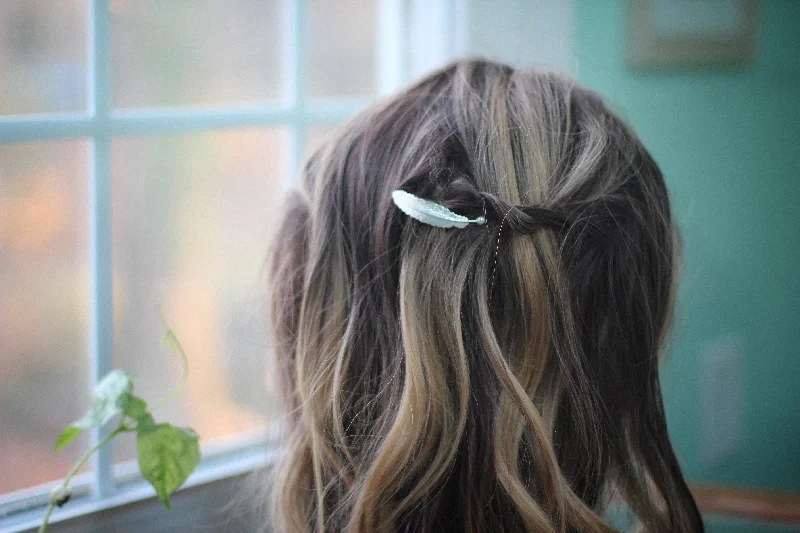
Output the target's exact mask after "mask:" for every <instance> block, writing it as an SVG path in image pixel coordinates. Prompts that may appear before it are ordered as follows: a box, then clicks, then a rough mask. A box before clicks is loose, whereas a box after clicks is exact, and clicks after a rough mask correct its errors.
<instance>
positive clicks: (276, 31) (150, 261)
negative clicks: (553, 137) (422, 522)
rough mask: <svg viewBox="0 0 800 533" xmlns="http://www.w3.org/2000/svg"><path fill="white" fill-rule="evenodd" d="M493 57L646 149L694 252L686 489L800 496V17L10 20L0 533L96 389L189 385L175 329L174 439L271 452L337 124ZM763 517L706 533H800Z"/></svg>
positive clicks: (517, 2)
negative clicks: (279, 361) (265, 278)
mask: <svg viewBox="0 0 800 533" xmlns="http://www.w3.org/2000/svg"><path fill="white" fill-rule="evenodd" d="M473 55H478V56H486V57H491V58H495V59H499V60H502V61H506V62H508V63H510V64H513V65H515V66H540V67H548V68H556V69H559V70H562V71H565V72H567V73H569V74H571V75H573V76H575V77H576V78H577V79H578V80H579V81H580V82H582V83H584V84H586V85H588V86H589V87H591V88H593V89H595V90H597V91H598V92H600V93H601V94H603V95H604V96H605V97H606V98H607V100H608V101H609V102H610V104H611V106H612V107H613V108H614V109H615V110H616V111H618V112H619V113H620V114H621V115H622V116H623V117H624V118H625V119H626V120H628V121H629V122H630V123H631V124H632V126H633V128H634V129H635V130H636V131H637V132H638V133H639V135H640V136H641V138H642V139H643V141H644V143H645V145H646V146H647V147H648V149H649V150H650V151H651V153H652V154H653V156H654V158H655V159H656V161H657V162H658V164H659V165H660V166H661V169H662V170H663V172H664V174H665V176H666V180H667V183H668V186H669V188H670V191H671V194H672V199H673V202H674V210H675V214H676V217H677V219H678V221H679V224H680V228H681V231H682V236H683V249H684V250H683V251H684V267H683V277H682V283H681V289H680V295H679V305H678V309H677V316H676V322H675V329H674V332H673V335H672V338H671V340H670V345H669V356H668V358H667V360H666V361H665V364H664V371H663V387H664V395H665V399H666V404H667V411H668V419H669V427H670V432H671V434H672V437H673V443H674V446H675V448H676V450H677V453H678V456H679V458H680V461H681V463H682V465H683V468H684V472H685V474H686V475H687V477H688V478H689V480H690V481H691V482H693V483H695V484H696V485H697V486H700V485H714V486H722V487H735V488H737V490H739V489H743V490H744V492H741V491H740V492H735V491H734V492H731V491H728V492H724V493H723V496H724V495H727V496H728V497H729V500H728V501H729V502H731V501H733V502H735V501H738V500H736V499H735V498H739V497H744V498H745V500H746V499H747V498H748V497H750V498H751V500H753V499H754V498H755V499H758V498H762V500H763V498H764V497H765V496H764V494H771V492H770V493H764V492H763V491H764V490H767V491H781V492H782V493H784V494H783V496H781V497H782V498H791V495H790V494H789V495H787V493H797V492H800V353H798V346H800V327H798V324H800V276H798V271H800V205H798V204H799V203H800V185H798V173H799V172H800V141H799V140H798V139H799V138H800V101H798V94H800V2H798V1H796V0H761V1H756V0H741V1H737V0H630V1H626V0H602V1H596V0H530V1H525V0H497V1H490V0H430V1H424V0H305V1H302V2H296V1H293V0H225V1H222V0H197V1H188V0H169V1H156V0H108V1H103V0H97V1H96V2H92V1H90V0H0V529H2V520H3V515H4V514H9V513H10V512H11V511H10V509H11V507H9V506H8V505H6V508H4V507H3V506H4V504H8V502H13V501H18V500H19V495H20V494H25V495H30V494H33V493H36V491H39V492H41V491H42V490H45V493H46V492H47V491H46V489H42V488H41V487H39V486H40V485H41V484H43V483H47V482H51V481H54V480H56V479H58V478H59V477H61V476H62V475H63V474H64V473H65V472H66V471H67V470H68V469H69V466H70V465H71V464H72V463H73V462H74V460H75V459H76V458H77V457H78V456H79V455H80V453H81V452H82V450H83V449H85V445H86V444H87V440H86V438H85V437H84V440H83V441H82V442H81V441H80V440H79V441H78V442H76V443H75V444H72V445H70V446H69V447H67V448H65V450H63V451H62V452H60V453H58V454H55V453H53V451H52V450H53V443H54V441H55V437H56V436H57V435H58V432H59V430H60V428H61V427H62V426H64V425H65V424H67V423H69V422H70V421H72V420H74V419H76V418H78V417H79V416H80V415H81V414H82V413H83V411H84V410H85V409H86V407H87V404H88V399H89V391H90V389H91V376H92V372H93V371H94V370H95V369H97V368H102V367H103V366H104V365H105V367H109V368H110V367H119V368H123V369H125V370H127V371H129V372H131V373H132V374H134V375H136V376H137V378H138V379H137V381H136V390H137V391H138V392H139V393H140V394H141V395H142V396H144V397H145V398H146V399H149V400H154V399H156V398H157V397H159V396H160V395H161V393H162V392H163V391H165V390H167V389H168V388H169V387H170V386H171V385H172V384H174V383H176V382H177V380H178V379H179V376H180V372H181V368H180V362H179V361H178V360H177V359H176V358H174V357H173V356H171V355H170V354H169V353H168V352H166V351H165V350H164V349H163V348H161V347H160V344H159V339H160V337H161V335H162V333H163V331H162V327H161V325H160V322H159V319H158V314H157V311H156V306H157V305H158V304H160V305H161V306H162V307H163V309H164V314H165V315H166V318H167V320H168V321H169V323H170V325H171V327H172V329H174V330H175V332H176V333H177V335H178V337H179V338H180V339H181V341H182V343H183V344H184V347H185V349H186V351H187V353H188V354H189V358H190V380H189V383H188V386H187V388H186V390H185V392H184V393H182V394H181V395H179V396H178V397H177V398H176V399H175V400H174V401H173V402H172V403H170V404H169V405H168V406H167V407H165V408H164V409H163V412H160V416H161V418H165V419H167V420H169V421H172V422H175V423H179V424H181V425H188V426H191V427H193V428H194V429H195V430H197V432H198V433H199V434H200V435H201V436H202V442H203V446H204V449H205V450H206V451H209V450H210V451H211V453H213V451H214V450H218V449H230V448H236V447H244V446H248V445H252V444H253V443H259V442H264V441H265V440H268V439H269V438H270V435H271V434H272V432H273V430H274V427H273V426H274V422H275V421H276V420H277V419H278V417H277V411H276V408H275V403H274V400H273V399H272V398H271V396H270V395H269V393H268V392H267V390H268V389H267V387H266V380H267V370H266V359H265V354H266V353H267V351H268V342H267V339H266V338H265V333H264V327H263V313H262V309H261V307H262V286H261V283H260V282H261V279H260V274H261V267H262V263H263V260H264V257H265V252H266V238H267V235H268V234H269V231H270V227H271V224H272V223H273V219H272V217H271V215H272V214H273V213H274V212H275V209H276V207H277V205H278V200H279V198H280V195H281V192H282V190H283V189H284V188H285V187H286V186H287V184H289V183H291V181H292V179H293V176H294V174H295V172H296V169H297V167H298V164H299V163H300V162H301V161H302V158H303V156H304V155H305V154H307V153H308V152H309V151H310V150H311V149H313V147H314V146H316V145H317V144H318V143H319V142H320V141H321V140H322V139H323V138H324V137H325V136H326V135H327V134H328V133H329V132H330V131H331V130H332V129H333V128H334V127H335V125H336V124H337V123H339V122H341V121H343V120H345V119H346V118H347V117H348V116H351V115H352V114H353V113H354V112H356V111H357V110H358V109H359V108H361V107H362V106H364V105H366V104H367V103H368V102H370V101H371V100H373V99H375V98H377V97H379V96H380V95H381V94H386V93H389V92H391V91H393V90H396V89H398V88H399V87H402V85H404V84H405V83H407V82H408V81H410V80H411V79H413V78H415V77H417V76H418V75H420V74H422V73H424V72H426V71H427V70H429V69H431V68H435V67H437V66H439V65H441V64H443V63H445V62H447V61H449V60H451V59H453V58H457V57H463V56H473ZM106 193H107V194H106ZM93 210H94V211H93ZM93 212H94V213H98V212H99V213H100V215H99V216H93V215H92V213H93ZM104 222H107V226H108V227H102V225H103V223H104ZM98 231H99V232H100V233H99V234H100V235H106V236H107V237H108V239H107V241H108V242H110V248H109V247H104V246H103V242H106V241H103V240H102V239H100V240H99V241H98V242H99V243H100V244H99V246H100V249H95V248H93V247H92V245H91V243H92V235H93V234H98V233H97V232H98ZM107 248H108V249H107ZM98 265H100V266H99V267H98ZM93 268H95V269H96V268H99V269H100V274H99V275H100V278H101V283H102V280H103V279H105V281H107V284H108V286H109V290H105V289H100V290H98V288H97V287H96V285H97V283H98V282H97V278H96V276H97V275H96V274H95V277H93V274H92V273H93ZM93 308H95V309H101V310H102V309H108V310H110V316H107V317H106V316H102V317H100V318H99V319H98V320H93V318H92V316H93V315H92V309H93ZM98 339H99V341H98ZM104 339H105V344H103V342H104V341H103V340H104ZM98 342H99V346H100V348H98V349H96V350H93V348H92V346H96V345H98V344H97V343H98ZM103 347H105V348H106V349H102V348H103ZM98 360H100V363H98ZM98 365H99V366H98ZM134 457H135V446H134V443H133V441H132V440H123V441H121V442H119V443H117V444H116V446H115V448H114V450H113V453H112V454H111V456H110V459H109V460H108V462H109V464H108V465H105V466H101V467H102V468H111V471H112V473H114V474H115V475H117V476H120V475H122V473H123V472H124V471H125V468H126V467H125V465H126V464H129V463H128V462H129V461H130V460H131V459H133V458H134ZM114 465H116V466H114ZM88 470H91V467H87V476H89V475H90V472H88ZM87 479H89V477H87ZM698 490H699V489H698ZM715 494H716V493H715ZM742 494H744V496H742ZM731 498H733V499H731ZM764 501H766V503H764V505H766V506H767V507H764V508H767V509H773V510H775V509H777V511H775V512H774V513H773V514H772V515H769V513H767V515H764V516H762V517H761V518H753V517H749V518H742V517H737V516H735V515H736V513H728V514H727V515H726V514H725V513H722V512H719V511H714V512H711V511H709V514H708V517H709V531H742V532H745V531H800V527H798V526H797V525H796V524H795V525H794V526H791V525H787V523H786V521H785V519H784V520H783V522H781V521H780V520H777V519H776V516H778V515H780V514H781V512H782V511H781V509H783V510H784V511H785V509H786V507H787V505H789V506H791V505H794V503H796V502H797V500H796V499H794V500H792V499H789V500H785V499H784V500H780V498H779V499H778V500H774V499H773V500H769V498H767V500H764ZM780 501H783V502H784V505H783V506H781V504H780ZM787 501H788V502H790V503H789V504H786V502H787ZM776 502H778V503H776ZM762 503H763V501H762ZM742 505H746V504H742ZM770 505H772V507H769V506H770ZM17 507H18V506H17ZM15 508H16V507H15Z"/></svg>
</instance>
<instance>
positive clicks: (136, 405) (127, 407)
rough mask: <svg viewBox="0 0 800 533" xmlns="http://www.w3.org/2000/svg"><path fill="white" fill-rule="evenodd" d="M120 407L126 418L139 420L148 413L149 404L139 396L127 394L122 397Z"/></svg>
mask: <svg viewBox="0 0 800 533" xmlns="http://www.w3.org/2000/svg"><path fill="white" fill-rule="evenodd" d="M119 406H120V408H121V409H122V412H123V413H124V414H125V416H128V417H130V418H132V419H133V420H139V419H140V418H142V417H143V416H144V415H146V414H148V413H147V402H146V401H144V400H143V399H141V398H139V397H138V396H134V395H133V394H131V393H129V392H125V393H123V394H122V396H120V401H119Z"/></svg>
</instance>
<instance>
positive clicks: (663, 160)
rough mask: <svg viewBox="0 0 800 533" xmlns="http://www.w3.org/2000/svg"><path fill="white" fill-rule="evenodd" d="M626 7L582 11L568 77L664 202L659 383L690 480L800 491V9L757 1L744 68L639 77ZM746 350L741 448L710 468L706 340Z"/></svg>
mask: <svg viewBox="0 0 800 533" xmlns="http://www.w3.org/2000/svg"><path fill="white" fill-rule="evenodd" d="M626 4H627V2H625V1H624V0H614V1H607V0H602V1H598V0H576V1H575V15H576V22H577V26H576V30H575V39H576V55H577V60H578V67H577V70H576V71H575V72H574V74H575V75H576V76H577V78H578V79H579V80H580V81H581V82H582V83H584V84H586V85H588V86H590V87H592V88H594V89H596V90H597V91H599V92H600V93H602V94H603V95H605V96H606V97H607V99H608V100H609V101H610V102H611V104H612V107H614V108H615V109H616V110H617V111H619V112H620V113H621V114H622V116H624V117H625V118H626V119H627V120H628V121H629V122H630V123H631V124H632V126H633V127H634V129H635V130H636V131H637V132H638V133H639V135H640V136H641V138H642V140H643V142H644V144H645V145H646V146H647V147H648V148H649V150H650V151H651V153H652V154H653V156H654V157H655V159H656V161H657V162H658V164H659V165H660V166H661V169H662V171H663V172H664V175H665V176H666V180H667V183H668V186H669V188H670V190H671V194H672V198H673V205H674V210H675V214H676V217H677V219H678V221H679V224H680V227H681V231H682V235H683V241H684V255H685V260H684V271H683V278H682V287H681V290H680V295H679V305H678V313H677V320H676V329H675V331H674V335H673V339H672V342H671V350H670V354H671V355H670V359H669V360H668V361H667V362H666V363H665V367H664V373H663V383H664V389H665V391H664V394H665V398H666V403H667V411H668V420H669V427H670V432H671V434H672V438H673V442H674V445H675V448H676V450H677V453H678V455H679V457H680V460H681V462H682V464H683V466H684V471H685V473H686V474H687V477H688V478H689V479H691V480H706V481H714V482H721V483H726V484H744V485H753V486H761V487H770V488H779V489H787V490H795V491H798V490H800V1H797V0H782V1H779V0H762V1H761V2H760V7H759V17H760V21H759V36H758V49H757V52H756V58H755V60H754V61H753V62H752V64H750V65H748V66H746V67H740V68H728V69H710V68H709V69H705V70H703V69H694V70H691V69H684V70H660V71H652V72H641V71H634V70H632V69H630V68H629V67H628V66H627V65H626V63H625V60H624V55H625V20H626V19H625V6H626ZM730 334H735V335H738V336H739V337H740V338H741V339H742V340H743V347H744V350H743V356H742V358H741V361H740V362H741V367H740V368H741V378H742V379H741V384H742V389H743V399H744V412H743V413H741V415H742V424H743V425H742V441H741V445H740V447H739V448H738V449H737V450H736V452H735V453H734V454H733V455H731V456H730V457H729V458H728V459H725V460H723V461H721V462H720V463H718V464H714V465H709V464H704V461H703V460H702V454H701V448H700V446H701V440H702V439H701V438H700V436H701V435H702V428H701V418H700V415H699V413H700V410H699V406H700V405H701V404H702V402H703V400H704V395H705V394H707V393H708V391H705V390H703V387H702V383H701V380H700V378H699V374H700V368H701V361H700V353H701V352H702V350H703V347H704V346H705V345H707V343H708V342H710V341H713V340H714V339H717V338H719V337H722V336H726V335H730Z"/></svg>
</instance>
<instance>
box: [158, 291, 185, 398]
mask: <svg viewBox="0 0 800 533" xmlns="http://www.w3.org/2000/svg"><path fill="white" fill-rule="evenodd" d="M158 316H159V317H161V322H162V323H163V324H164V327H165V328H166V329H167V332H166V334H165V335H164V341H165V342H166V343H167V345H168V347H169V348H170V349H171V350H172V351H173V352H175V353H176V354H177V355H178V356H179V357H180V358H181V362H182V363H183V375H182V376H181V380H180V382H179V383H178V384H177V385H176V386H175V387H174V388H173V389H172V390H171V391H169V392H168V393H167V394H165V395H164V397H163V398H161V399H160V400H158V401H157V402H155V403H154V404H153V406H152V407H150V409H149V410H150V412H153V411H155V410H156V409H158V408H160V407H163V406H164V404H165V403H167V402H168V401H170V400H171V399H172V398H174V397H175V395H177V394H178V393H179V392H180V391H181V389H183V386H184V385H185V384H186V381H187V380H188V379H189V358H188V357H186V352H184V351H183V346H181V343H180V341H179V340H178V337H176V336H175V333H174V332H173V331H172V329H170V327H169V325H167V321H166V319H165V318H164V314H163V313H162V312H161V306H158Z"/></svg>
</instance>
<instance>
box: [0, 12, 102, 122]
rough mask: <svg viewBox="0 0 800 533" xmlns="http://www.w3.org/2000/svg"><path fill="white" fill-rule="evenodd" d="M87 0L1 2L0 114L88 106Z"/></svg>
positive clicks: (72, 108) (62, 109)
mask: <svg viewBox="0 0 800 533" xmlns="http://www.w3.org/2000/svg"><path fill="white" fill-rule="evenodd" d="M87 13H88V9H87V0H71V1H69V2H65V1H59V2H53V1H52V0H3V1H2V2H0V115H16V114H23V113H50V112H68V111H85V110H86V55H87V44H86V34H87Z"/></svg>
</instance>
